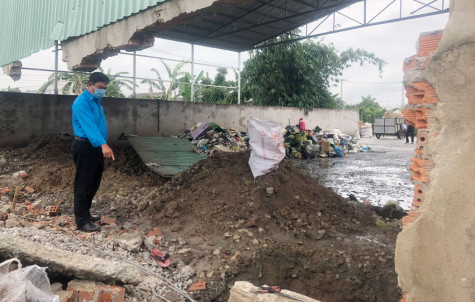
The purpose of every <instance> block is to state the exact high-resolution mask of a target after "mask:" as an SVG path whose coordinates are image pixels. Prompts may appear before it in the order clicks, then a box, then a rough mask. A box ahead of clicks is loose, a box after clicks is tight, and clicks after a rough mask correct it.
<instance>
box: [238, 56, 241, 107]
mask: <svg viewBox="0 0 475 302" xmlns="http://www.w3.org/2000/svg"><path fill="white" fill-rule="evenodd" d="M240 104H241V52H238V105H240Z"/></svg>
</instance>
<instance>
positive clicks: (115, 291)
mask: <svg viewBox="0 0 475 302" xmlns="http://www.w3.org/2000/svg"><path fill="white" fill-rule="evenodd" d="M67 291H71V292H72V293H73V294H72V296H71V298H70V299H68V302H75V301H81V302H82V301H87V302H123V301H124V299H125V290H124V288H122V287H119V286H111V285H106V284H103V283H99V282H97V283H96V282H94V281H85V280H73V281H71V282H69V283H68V288H67Z"/></svg>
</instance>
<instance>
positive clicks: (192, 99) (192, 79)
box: [191, 44, 195, 102]
mask: <svg viewBox="0 0 475 302" xmlns="http://www.w3.org/2000/svg"><path fill="white" fill-rule="evenodd" d="M191 101H192V102H194V101H195V44H191Z"/></svg>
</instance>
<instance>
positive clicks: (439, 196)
mask: <svg viewBox="0 0 475 302" xmlns="http://www.w3.org/2000/svg"><path fill="white" fill-rule="evenodd" d="M474 49H475V6H474V2H473V0H457V1H455V5H454V10H453V11H452V16H451V18H450V20H449V23H448V24H447V27H446V29H445V30H444V33H443V35H442V40H441V42H440V44H439V47H438V49H437V51H436V53H435V55H434V56H433V57H432V58H431V60H430V63H429V65H428V67H427V70H426V72H425V78H426V79H427V81H428V82H429V83H430V84H431V85H432V86H433V87H434V88H435V91H436V93H437V96H438V98H439V102H438V104H437V109H436V110H435V111H434V115H435V116H434V118H435V120H436V121H438V123H437V125H436V126H435V128H434V130H435V131H436V132H437V133H438V134H437V135H436V136H432V137H431V138H430V139H429V140H427V143H426V144H425V146H424V147H425V148H424V150H425V151H424V152H427V153H426V155H427V156H430V157H431V159H432V161H433V163H434V168H433V169H432V171H431V172H430V182H429V183H428V186H427V190H426V191H425V192H424V195H425V196H424V201H423V202H422V204H421V206H420V209H419V215H418V216H419V217H418V218H417V219H416V220H415V221H414V222H413V223H411V224H409V225H408V226H405V227H404V228H403V231H402V232H401V233H400V234H399V236H398V240H397V244H396V271H397V273H398V275H399V280H400V286H401V287H402V289H403V290H404V291H405V292H406V294H407V297H406V299H407V301H408V302H409V301H424V302H430V301H457V302H469V301H472V302H473V301H475V201H474V196H475V161H474V154H475V151H474V150H475V100H474V98H475V97H474V96H475V80H474V79H475V51H474Z"/></svg>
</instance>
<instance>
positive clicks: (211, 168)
mask: <svg viewBox="0 0 475 302" xmlns="http://www.w3.org/2000/svg"><path fill="white" fill-rule="evenodd" d="M248 159H249V153H248V152H244V153H224V152H222V153H215V156H213V157H210V158H208V159H207V160H204V161H201V162H200V163H198V164H197V165H195V166H194V167H192V168H191V169H190V170H189V171H187V172H185V173H183V174H181V175H179V176H177V177H175V178H173V179H172V180H171V182H170V183H169V185H168V186H167V187H168V192H167V193H166V194H165V195H164V196H162V197H160V198H158V199H157V200H155V201H154V202H153V203H152V204H151V206H150V207H149V210H148V211H147V213H149V214H150V215H151V218H152V219H153V220H154V221H155V222H156V223H161V224H163V223H164V222H165V221H168V223H169V224H171V225H176V224H177V223H178V224H179V225H180V226H183V227H184V228H189V229H192V228H196V229H199V230H200V231H203V232H205V233H218V232H222V233H224V232H226V231H227V230H228V228H229V226H230V225H235V224H236V223H240V225H241V226H242V227H249V228H259V227H261V228H264V229H266V230H267V231H275V230H277V229H282V230H284V231H288V232H290V233H292V234H293V235H294V237H296V238H302V237H306V238H310V239H317V238H318V239H320V238H321V237H322V236H323V235H322V233H323V230H325V231H339V232H356V231H360V229H361V226H362V225H369V224H371V225H374V222H375V216H374V215H373V214H374V213H372V212H371V211H368V210H367V209H365V208H364V207H362V206H360V205H359V204H356V203H353V204H350V203H349V201H348V200H346V199H344V198H342V197H341V196H339V195H338V194H336V193H335V192H333V191H332V190H331V189H328V188H325V187H323V186H321V185H320V184H319V183H318V182H317V181H316V180H314V179H313V178H311V177H310V176H308V175H306V174H304V173H302V172H301V171H300V170H298V169H297V168H295V167H294V166H292V165H291V164H290V163H289V162H286V161H284V162H282V163H281V164H280V166H279V168H278V169H277V170H275V171H273V172H271V173H269V174H267V175H264V176H262V177H259V178H257V179H256V180H254V179H253V176H252V173H251V170H250V168H249V165H248V163H247V161H248Z"/></svg>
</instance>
